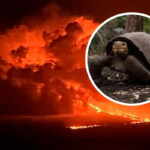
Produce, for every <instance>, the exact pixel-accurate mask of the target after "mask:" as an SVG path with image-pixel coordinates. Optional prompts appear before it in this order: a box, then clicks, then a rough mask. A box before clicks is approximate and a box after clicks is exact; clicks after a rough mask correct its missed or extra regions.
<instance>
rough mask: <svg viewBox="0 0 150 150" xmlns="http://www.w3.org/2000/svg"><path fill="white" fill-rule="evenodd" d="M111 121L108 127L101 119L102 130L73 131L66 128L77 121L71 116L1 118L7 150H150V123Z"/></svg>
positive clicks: (0, 127)
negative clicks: (73, 121)
mask: <svg viewBox="0 0 150 150" xmlns="http://www.w3.org/2000/svg"><path fill="white" fill-rule="evenodd" d="M106 118H107V119H110V118H109V117H108V116H106ZM107 119H104V122H105V123H104V122H103V121H102V120H103V119H100V121H99V125H100V126H98V127H94V128H87V129H78V130H72V129H70V128H69V126H67V125H66V121H67V123H68V124H69V123H70V122H69V121H72V120H73V119H72V118H71V116H68V117H59V118H58V117H21V116H20V117H1V119H0V138H1V140H0V143H1V146H4V149H6V148H9V147H10V146H11V149H14V148H17V149H23V148H26V149H27V148H28V149H33V148H34V149H41V150H45V149H51V150H53V149H54V150H60V149H61V150H80V149H82V150H96V149H101V150H107V149H108V150H110V149H117V150H134V149H136V150H138V149H149V148H148V147H147V146H149V139H150V124H149V123H137V124H133V123H131V122H129V121H127V120H124V121H123V120H122V121H123V122H122V121H120V122H119V121H117V120H115V119H119V118H117V117H116V118H115V117H114V119H111V120H112V121H110V120H107ZM63 120H65V122H64V121H63ZM82 120H83V118H82ZM117 122H118V123H117ZM92 123H95V122H91V124H92Z"/></svg>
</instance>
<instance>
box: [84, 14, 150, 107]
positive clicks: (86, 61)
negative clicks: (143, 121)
mask: <svg viewBox="0 0 150 150" xmlns="http://www.w3.org/2000/svg"><path fill="white" fill-rule="evenodd" d="M127 15H138V16H143V17H147V18H149V19H150V16H149V15H147V14H144V13H138V12H126V13H119V14H117V15H114V16H112V17H110V18H108V19H107V20H105V21H104V22H103V23H101V24H100V25H99V26H98V27H97V28H96V30H95V31H94V32H93V34H92V35H91V37H90V39H89V41H88V44H87V47H86V54H85V68H86V72H87V74H88V77H89V79H90V81H91V83H92V85H93V86H94V87H95V89H96V90H97V91H98V92H99V93H100V94H101V95H102V96H103V97H105V98H106V99H108V100H110V101H112V102H115V103H117V104H121V105H124V106H140V105H144V104H147V103H150V100H148V101H145V102H141V103H136V104H128V103H123V102H119V101H117V100H114V99H112V98H111V97H109V96H107V95H105V94H104V93H103V92H102V91H101V90H100V89H99V88H98V87H97V86H96V84H95V83H94V81H93V79H92V77H91V75H90V72H89V69H88V51H89V47H90V44H91V41H92V39H93V37H94V36H95V34H96V33H97V31H98V30H99V29H100V28H101V27H103V26H104V25H105V24H106V23H108V22H109V21H111V20H113V19H115V18H117V17H121V16H127Z"/></svg>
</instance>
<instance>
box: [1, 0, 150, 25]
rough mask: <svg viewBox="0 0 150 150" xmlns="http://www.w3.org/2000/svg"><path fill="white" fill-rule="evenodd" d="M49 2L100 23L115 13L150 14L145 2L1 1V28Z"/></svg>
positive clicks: (81, 0) (75, 0)
mask: <svg viewBox="0 0 150 150" xmlns="http://www.w3.org/2000/svg"><path fill="white" fill-rule="evenodd" d="M49 2H55V3H57V4H58V5H59V6H61V7H62V8H63V9H64V10H67V11H69V12H71V13H73V14H76V15H77V14H78V15H88V16H92V17H95V18H96V19H100V21H103V20H104V19H106V18H107V17H110V16H112V15H114V14H116V13H120V12H127V11H138V12H144V13H147V14H150V7H149V6H150V5H149V3H148V1H147V2H146V0H143V1H131V0H130V1H129V0H123V1H120V0H2V1H0V24H1V26H5V25H6V24H7V25H10V24H15V23H17V22H18V20H20V18H22V17H23V16H30V15H34V14H36V12H38V10H39V9H40V8H42V7H44V5H46V4H47V3H49Z"/></svg>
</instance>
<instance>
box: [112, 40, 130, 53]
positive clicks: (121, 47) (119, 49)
mask: <svg viewBox="0 0 150 150" xmlns="http://www.w3.org/2000/svg"><path fill="white" fill-rule="evenodd" d="M128 52H129V50H128V44H127V42H125V41H114V43H113V45H112V53H113V55H115V56H127V55H128Z"/></svg>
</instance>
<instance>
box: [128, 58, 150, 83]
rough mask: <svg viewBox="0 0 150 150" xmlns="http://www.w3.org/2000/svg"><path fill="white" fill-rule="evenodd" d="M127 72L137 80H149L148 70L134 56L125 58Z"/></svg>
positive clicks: (149, 73)
mask: <svg viewBox="0 0 150 150" xmlns="http://www.w3.org/2000/svg"><path fill="white" fill-rule="evenodd" d="M125 66H126V69H127V72H128V73H129V74H131V76H132V77H133V78H134V79H138V80H139V81H148V80H149V81H150V71H149V70H148V69H147V68H145V67H144V65H143V64H141V63H140V62H139V60H138V59H136V57H134V56H128V57H127V58H126V60H125Z"/></svg>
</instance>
